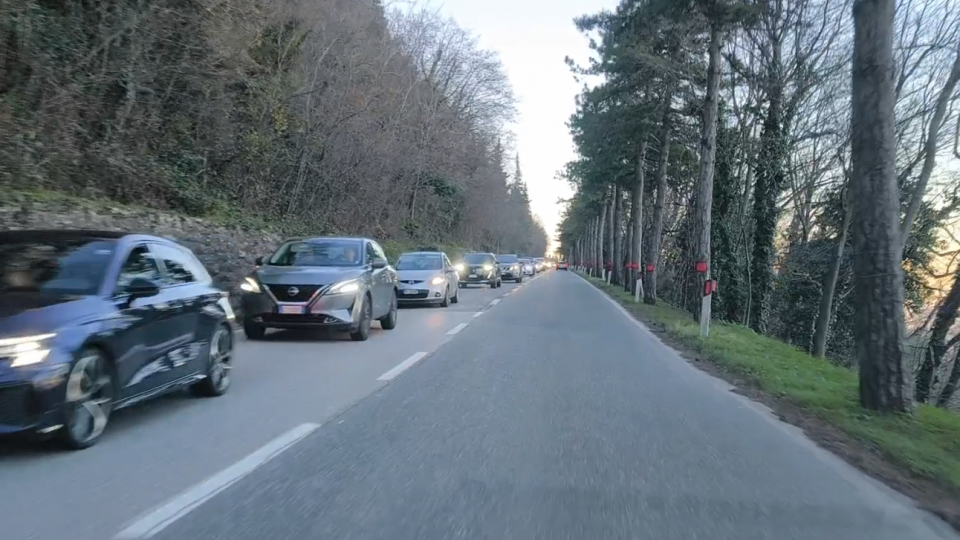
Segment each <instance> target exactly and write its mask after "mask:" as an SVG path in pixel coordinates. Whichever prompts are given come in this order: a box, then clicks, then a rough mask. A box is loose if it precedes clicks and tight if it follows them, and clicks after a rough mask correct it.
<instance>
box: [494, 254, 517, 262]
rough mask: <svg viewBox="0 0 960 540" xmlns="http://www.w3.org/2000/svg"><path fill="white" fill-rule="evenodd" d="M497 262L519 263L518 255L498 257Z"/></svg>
mask: <svg viewBox="0 0 960 540" xmlns="http://www.w3.org/2000/svg"><path fill="white" fill-rule="evenodd" d="M497 260H498V261H500V262H502V263H503V264H513V263H515V262H517V260H518V259H517V256H516V255H497Z"/></svg>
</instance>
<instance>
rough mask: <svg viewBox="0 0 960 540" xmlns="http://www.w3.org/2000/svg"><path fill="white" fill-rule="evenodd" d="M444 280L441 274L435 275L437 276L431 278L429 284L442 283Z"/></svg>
mask: <svg viewBox="0 0 960 540" xmlns="http://www.w3.org/2000/svg"><path fill="white" fill-rule="evenodd" d="M444 281H446V278H444V277H443V276H437V277H435V278H433V279H431V280H430V284H431V285H440V284H441V283H443V282H444Z"/></svg>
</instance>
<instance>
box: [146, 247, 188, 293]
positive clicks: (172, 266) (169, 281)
mask: <svg viewBox="0 0 960 540" xmlns="http://www.w3.org/2000/svg"><path fill="white" fill-rule="evenodd" d="M150 250H151V251H152V252H153V253H154V255H156V257H157V258H158V259H160V260H161V261H163V266H164V268H165V269H166V272H165V273H164V276H163V280H162V281H161V283H163V285H166V286H171V285H183V284H186V283H193V282H195V281H197V276H196V275H195V274H194V273H193V271H191V269H192V268H194V264H193V261H191V260H190V258H189V257H187V254H186V252H184V251H183V250H182V249H178V248H175V247H173V246H166V245H163V244H151V246H150Z"/></svg>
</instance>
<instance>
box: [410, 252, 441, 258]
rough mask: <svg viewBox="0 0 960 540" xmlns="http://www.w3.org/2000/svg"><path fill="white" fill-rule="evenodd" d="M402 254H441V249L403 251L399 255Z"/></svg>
mask: <svg viewBox="0 0 960 540" xmlns="http://www.w3.org/2000/svg"><path fill="white" fill-rule="evenodd" d="M404 255H443V252H442V251H404V252H403V253H401V254H400V256H401V257H403V256H404Z"/></svg>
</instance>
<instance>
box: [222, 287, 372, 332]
mask: <svg viewBox="0 0 960 540" xmlns="http://www.w3.org/2000/svg"><path fill="white" fill-rule="evenodd" d="M363 294H365V292H364V291H363V290H362V289H361V290H360V291H359V292H356V293H350V294H335V295H329V296H327V295H322V296H319V297H317V298H315V299H314V300H313V301H312V302H308V303H286V302H276V301H275V300H274V299H273V298H271V297H270V295H269V294H266V293H260V294H250V293H247V294H244V295H243V297H242V298H241V300H240V302H241V305H242V306H243V319H244V324H253V325H257V326H263V327H265V328H281V329H288V330H295V329H298V328H331V329H337V330H346V329H350V328H352V327H354V326H356V325H357V324H358V321H359V320H360V306H361V302H359V301H358V300H359V299H360V298H362V297H363ZM281 307H285V308H290V309H296V308H298V307H299V309H300V310H301V311H302V313H281Z"/></svg>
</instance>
